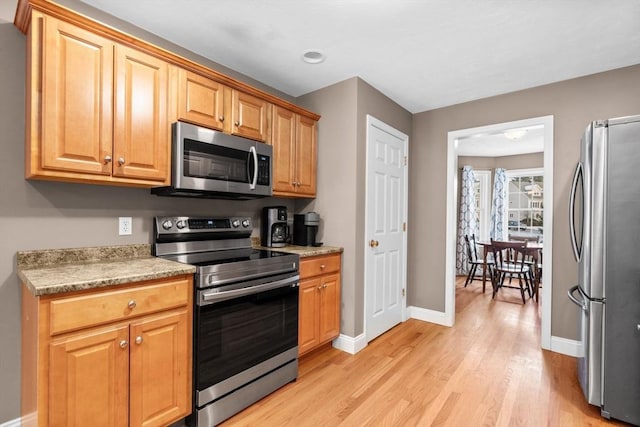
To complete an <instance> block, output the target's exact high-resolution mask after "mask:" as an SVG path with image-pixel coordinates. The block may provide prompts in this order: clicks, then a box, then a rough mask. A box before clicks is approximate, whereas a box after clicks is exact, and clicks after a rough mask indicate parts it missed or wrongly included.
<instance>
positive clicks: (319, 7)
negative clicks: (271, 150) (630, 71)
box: [0, 0, 640, 113]
mask: <svg viewBox="0 0 640 427" xmlns="http://www.w3.org/2000/svg"><path fill="white" fill-rule="evenodd" d="M8 1H9V2H13V3H14V4H15V0H13V1H12V0H8ZM0 2H7V0H0ZM84 2H85V3H87V4H90V5H93V6H95V7H97V8H99V9H102V10H104V11H106V12H108V13H110V14H112V15H115V16H117V17H119V18H121V19H123V20H125V21H129V22H131V23H133V24H135V25H137V26H139V27H142V28H144V29H146V30H148V31H150V32H152V33H155V34H157V35H159V36H161V37H163V38H165V39H168V40H170V41H172V42H174V43H176V44H178V45H181V46H184V47H186V48H188V49H190V50H192V51H194V52H196V53H198V54H200V55H202V56H205V57H207V58H210V59H211V60H213V61H216V62H218V63H220V64H223V65H225V66H227V67H230V68H232V69H234V70H236V71H239V72H241V73H243V74H246V75H248V76H250V77H253V78H255V79H256V80H259V81H261V82H263V83H265V84H267V85H270V86H272V87H274V88H276V89H278V90H280V91H282V92H285V93H287V94H289V95H291V96H294V97H297V96H300V95H303V94H306V93H308V92H311V91H313V90H316V89H320V88H323V87H325V86H328V85H331V84H333V83H337V82H340V81H342V80H345V79H348V78H351V77H354V76H359V77H361V78H363V79H364V80H365V81H367V82H368V83H370V84H371V85H373V86H374V87H376V88H377V89H378V90H380V91H381V92H383V93H384V94H385V95H387V96H388V97H389V98H391V99H393V100H394V101H396V102H397V103H398V104H400V105H401V106H403V107H404V108H406V109H407V110H409V111H410V112H412V113H416V112H421V111H426V110H430V109H434V108H438V107H443V106H447V105H453V104H457V103H461V102H466V101H470V100H474V99H479V98H484V97H488V96H493V95H497V94H501V93H507V92H512V91H515V90H520V89H524V88H529V87H534V86H539V85H542V84H546V83H551V82H555V81H561V80H565V79H569V78H573V77H578V76H583V75H588V74H593V73H596V72H601V71H606V70H610V69H614V68H619V67H623V66H628V65H633V64H638V63H640V0H608V1H601V0H510V1H507V0H483V1H478V0H423V1H419V0H384V1H383V0H269V1H265V0H215V1H211V0H190V1H188V2H186V1H174V0H136V1H135V2H132V1H130V0H84ZM14 10H15V9H14ZM308 49H317V50H320V51H322V52H323V53H324V54H325V55H326V61H324V62H323V63H321V64H317V65H310V64H306V63H304V62H302V60H301V56H302V54H303V52H304V51H306V50H308Z"/></svg>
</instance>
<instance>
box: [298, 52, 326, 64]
mask: <svg viewBox="0 0 640 427" xmlns="http://www.w3.org/2000/svg"><path fill="white" fill-rule="evenodd" d="M302 60H303V61H304V62H306V63H307V64H319V63H321V62H324V60H325V56H324V54H323V53H322V52H320V51H318V50H307V51H305V52H304V53H303V54H302Z"/></svg>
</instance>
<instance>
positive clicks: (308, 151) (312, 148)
mask: <svg viewBox="0 0 640 427" xmlns="http://www.w3.org/2000/svg"><path fill="white" fill-rule="evenodd" d="M296 140H297V145H296V165H297V169H296V176H297V181H298V185H297V189H296V192H297V193H298V194H299V195H304V196H310V197H315V195H316V174H317V172H316V170H317V163H318V155H317V142H316V141H317V122H316V121H315V120H312V119H309V118H307V117H303V116H297V123H296Z"/></svg>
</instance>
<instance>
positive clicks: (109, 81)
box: [27, 17, 114, 177]
mask: <svg viewBox="0 0 640 427" xmlns="http://www.w3.org/2000/svg"><path fill="white" fill-rule="evenodd" d="M40 19H41V21H40V22H43V27H42V37H43V43H42V48H41V49H42V58H41V61H42V62H41V66H42V70H41V74H39V75H41V78H42V82H41V87H38V88H36V87H32V88H31V91H36V90H41V91H42V94H41V96H42V98H41V102H42V116H41V117H40V120H42V128H41V132H42V133H41V135H40V138H41V140H40V145H39V146H37V145H36V146H31V150H30V151H31V153H30V155H31V158H30V159H28V160H27V162H28V163H29V162H30V163H31V165H30V167H28V168H27V177H30V176H37V175H38V173H37V171H38V170H40V169H43V170H45V171H49V173H48V175H53V176H56V174H55V173H51V171H61V172H73V173H78V172H81V173H89V174H93V175H107V176H108V175H110V174H111V164H110V163H105V161H104V160H105V157H107V156H111V154H112V153H111V141H112V127H111V124H112V110H113V108H112V105H113V101H112V99H113V97H112V89H113V49H114V47H113V46H114V45H113V43H112V42H110V41H108V40H107V39H104V38H102V37H99V36H97V35H94V34H92V33H90V32H88V31H84V30H81V29H79V28H77V27H75V26H73V25H70V24H67V23H65V22H62V21H58V20H57V19H54V18H51V17H43V18H40ZM37 22H39V21H37V20H36V21H34V24H36V23H37ZM33 31H34V32H35V34H37V31H38V28H34V30H33ZM33 43H35V44H36V46H34V47H33V49H40V48H39V47H38V46H37V45H38V44H39V41H37V40H34V41H33ZM31 66H32V67H35V68H34V69H33V70H31V72H32V73H40V71H39V70H38V69H37V67H38V66H39V65H38V64H33V63H32V64H31ZM31 102H32V103H33V102H37V100H32V101H31ZM31 108H37V106H36V105H33V106H31ZM31 126H32V131H31V134H32V136H33V135H38V134H39V131H38V130H37V126H38V123H32V124H31ZM33 143H34V144H37V141H33ZM28 153H29V152H28ZM28 155H29V154H28ZM61 176H64V174H61Z"/></svg>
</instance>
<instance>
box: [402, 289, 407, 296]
mask: <svg viewBox="0 0 640 427" xmlns="http://www.w3.org/2000/svg"><path fill="white" fill-rule="evenodd" d="M405 293H406V292H405V291H404V288H402V296H405Z"/></svg>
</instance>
